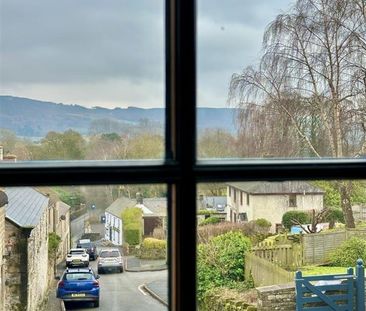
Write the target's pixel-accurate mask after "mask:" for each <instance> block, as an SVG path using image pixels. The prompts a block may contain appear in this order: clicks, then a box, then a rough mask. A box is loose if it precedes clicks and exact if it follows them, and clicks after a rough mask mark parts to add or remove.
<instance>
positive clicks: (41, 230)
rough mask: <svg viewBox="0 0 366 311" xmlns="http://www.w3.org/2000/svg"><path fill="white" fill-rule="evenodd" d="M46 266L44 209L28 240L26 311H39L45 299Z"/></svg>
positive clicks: (46, 248) (47, 274) (45, 218)
mask: <svg viewBox="0 0 366 311" xmlns="http://www.w3.org/2000/svg"><path fill="white" fill-rule="evenodd" d="M48 265H49V264H48V211H47V209H45V212H44V213H43V215H42V217H41V219H40V221H39V223H38V225H37V226H36V227H35V228H34V229H33V230H32V231H31V234H30V236H29V238H28V299H27V311H36V310H39V306H40V305H41V304H42V303H43V302H44V300H45V298H46V297H47V291H48V284H49V277H50V276H49V272H48V271H49V269H48Z"/></svg>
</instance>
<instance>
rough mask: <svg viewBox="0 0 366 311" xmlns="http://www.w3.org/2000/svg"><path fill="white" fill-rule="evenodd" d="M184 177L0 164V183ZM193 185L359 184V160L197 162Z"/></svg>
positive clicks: (123, 166)
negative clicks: (263, 182) (258, 182)
mask: <svg viewBox="0 0 366 311" xmlns="http://www.w3.org/2000/svg"><path fill="white" fill-rule="evenodd" d="M186 173H187V172H184V170H183V168H182V166H180V164H179V163H174V162H173V161H171V162H169V163H164V162H162V161H126V162H125V161H90V162H85V161H82V162H73V161H70V162H67V161H66V162H32V163H25V162H23V163H22V162H18V163H1V165H0V180H1V182H0V184H3V185H5V184H6V185H7V186H20V185H23V186H30V185H81V184H85V185H94V184H103V183H112V184H116V183H121V182H125V183H144V182H146V183H161V182H164V183H175V182H176V181H179V180H182V179H183V178H184V176H185V174H186ZM192 173H193V176H192V177H194V179H195V180H196V181H197V182H205V181H207V182H208V181H228V180H231V181H234V180H295V179H297V180H298V179H305V180H308V179H364V178H365V176H366V161H365V160H364V159H328V160H314V161H312V160H307V161H299V160H288V161H286V160H276V161H272V160H271V161H263V160H260V161H243V162H224V161H202V162H199V163H198V164H197V165H196V166H194V167H193V171H192Z"/></svg>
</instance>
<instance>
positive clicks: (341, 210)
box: [197, 180, 366, 310]
mask: <svg viewBox="0 0 366 311" xmlns="http://www.w3.org/2000/svg"><path fill="white" fill-rule="evenodd" d="M235 192H241V193H243V194H244V195H245V196H247V199H246V200H243V201H242V200H238V199H235ZM365 236H366V181H365V180H310V181H258V182H257V181H250V182H249V181H244V182H237V181H236V182H227V183H205V184H203V183H202V184H198V188H197V299H198V307H199V310H201V309H202V310H207V309H212V310H214V309H215V307H216V306H222V305H224V304H225V305H233V306H235V307H236V308H239V307H242V308H244V307H245V308H246V307H247V306H248V305H252V306H253V307H257V306H260V308H264V309H267V308H268V309H270V308H272V309H276V308H282V307H283V306H284V305H283V303H284V301H285V303H286V308H289V309H291V310H292V309H293V310H294V309H295V307H296V306H295V283H294V279H295V272H296V271H301V273H302V274H303V275H305V276H311V275H316V276H317V277H318V279H317V280H316V281H314V282H313V284H314V285H317V286H320V285H331V284H332V285H334V286H336V285H340V284H343V283H344V282H346V281H345V280H346V278H342V277H340V278H341V280H339V279H337V277H336V278H334V280H333V281H331V282H330V283H327V282H329V280H330V277H329V276H325V277H324V278H322V277H321V275H333V274H341V273H342V274H346V273H348V274H349V273H350V272H347V269H348V267H355V266H356V263H357V260H358V259H359V258H361V259H363V260H364V261H365V260H366V254H365V247H366V239H365ZM352 273H354V272H352ZM362 278H363V275H362ZM335 280H336V281H335ZM343 281H344V282H343ZM342 282H343V283H342ZM352 282H353V281H352ZM363 282H364V280H363V279H362V283H363ZM271 285H274V286H273V287H272V288H271V287H270V286H271ZM263 286H268V287H263ZM328 290H330V289H329V288H328ZM337 293H338V294H339V292H337ZM298 295H299V294H298ZM315 296H316V295H315V293H314V295H311V297H315ZM284 297H287V298H286V300H285V298H284ZM343 297H344V296H343ZM334 299H335V298H334ZM339 299H340V298H339ZM351 299H354V297H351ZM319 301H320V300H317V299H314V300H313V301H312V302H313V303H314V304H313V305H312V307H314V308H315V307H318V308H319V310H320V309H321V307H322V306H323V307H324V306H325V305H324V304H321V303H320V302H319ZM344 303H346V302H344ZM261 310H262V309H261Z"/></svg>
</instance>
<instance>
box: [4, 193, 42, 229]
mask: <svg viewBox="0 0 366 311" xmlns="http://www.w3.org/2000/svg"><path fill="white" fill-rule="evenodd" d="M5 193H6V195H7V196H8V200H9V203H8V205H7V206H6V214H5V216H6V218H8V219H9V220H11V221H12V222H14V223H15V224H17V225H18V226H20V227H23V228H34V227H35V226H37V224H38V223H39V221H40V219H41V217H42V214H43V212H44V210H45V209H46V208H47V207H48V203H49V198H48V197H47V196H45V195H43V194H41V193H40V192H38V191H37V190H35V189H33V188H31V187H8V188H5Z"/></svg>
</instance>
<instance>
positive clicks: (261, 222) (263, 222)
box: [255, 218, 272, 228]
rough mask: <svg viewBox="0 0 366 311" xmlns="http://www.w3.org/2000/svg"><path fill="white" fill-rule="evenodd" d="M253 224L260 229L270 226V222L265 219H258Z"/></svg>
mask: <svg viewBox="0 0 366 311" xmlns="http://www.w3.org/2000/svg"><path fill="white" fill-rule="evenodd" d="M255 224H256V225H257V226H258V227H262V228H269V227H271V226H272V224H271V222H270V221H268V220H267V219H265V218H258V219H256V220H255Z"/></svg>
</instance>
